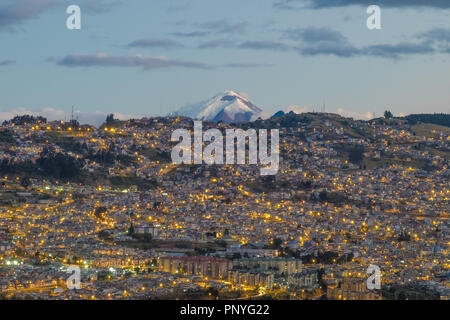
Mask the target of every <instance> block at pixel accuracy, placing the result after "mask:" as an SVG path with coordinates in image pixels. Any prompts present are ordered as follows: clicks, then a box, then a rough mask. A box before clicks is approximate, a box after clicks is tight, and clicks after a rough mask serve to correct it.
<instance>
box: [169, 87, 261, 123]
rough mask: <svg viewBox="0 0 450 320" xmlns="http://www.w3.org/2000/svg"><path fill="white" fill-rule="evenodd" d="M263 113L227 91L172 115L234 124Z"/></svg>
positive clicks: (242, 98)
mask: <svg viewBox="0 0 450 320" xmlns="http://www.w3.org/2000/svg"><path fill="white" fill-rule="evenodd" d="M261 113H262V110H261V109H260V108H258V107H257V106H255V105H254V104H253V103H251V102H250V101H249V100H248V99H247V98H246V97H244V96H243V95H241V94H239V93H237V92H234V91H225V92H223V93H221V94H218V95H216V96H214V97H212V98H211V99H209V100H206V101H202V102H199V103H195V104H192V105H188V106H186V107H183V108H181V109H180V110H178V111H176V112H174V113H171V114H170V115H171V116H185V117H190V118H193V119H197V120H202V121H212V122H219V121H222V122H227V123H232V122H247V121H252V120H254V119H256V118H257V117H258V116H259V115H260V114H261Z"/></svg>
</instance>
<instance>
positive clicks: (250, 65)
mask: <svg viewBox="0 0 450 320" xmlns="http://www.w3.org/2000/svg"><path fill="white" fill-rule="evenodd" d="M272 66H274V64H271V63H228V64H224V65H223V67H224V68H236V69H249V68H260V67H272Z"/></svg>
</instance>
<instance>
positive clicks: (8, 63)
mask: <svg viewBox="0 0 450 320" xmlns="http://www.w3.org/2000/svg"><path fill="white" fill-rule="evenodd" d="M14 63H16V61H15V60H3V61H0V67H4V66H9V65H11V64H14Z"/></svg>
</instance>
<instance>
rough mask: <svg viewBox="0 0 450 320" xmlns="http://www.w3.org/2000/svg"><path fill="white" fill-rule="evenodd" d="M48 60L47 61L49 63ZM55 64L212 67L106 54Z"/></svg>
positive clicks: (70, 57)
mask: <svg viewBox="0 0 450 320" xmlns="http://www.w3.org/2000/svg"><path fill="white" fill-rule="evenodd" d="M51 59H52V58H50V60H49V61H51ZM56 63H57V64H58V65H60V66H65V67H141V68H143V69H144V70H150V69H161V68H171V67H181V68H192V69H211V68H212V67H211V66H209V65H207V64H204V63H199V62H194V61H182V60H170V59H168V58H167V57H164V56H149V55H142V54H137V55H131V56H110V55H108V54H106V53H98V54H71V55H68V56H66V57H64V58H62V59H57V60H56Z"/></svg>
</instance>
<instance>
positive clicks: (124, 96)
mask: <svg viewBox="0 0 450 320" xmlns="http://www.w3.org/2000/svg"><path fill="white" fill-rule="evenodd" d="M71 4H76V5H79V6H80V8H81V12H82V29H81V30H68V29H67V28H66V19H67V17H68V14H66V8H67V6H69V5H71ZM349 4H351V5H349ZM371 4H378V5H380V7H381V10H382V11H381V19H382V20H381V21H382V29H381V30H368V29H367V27H366V20H367V17H368V15H367V13H366V8H367V6H368V5H371ZM0 43H1V45H0V119H1V120H4V119H6V118H8V117H10V116H12V115H15V114H20V113H25V112H33V113H41V114H43V115H45V116H47V117H48V118H49V119H52V118H64V115H65V114H69V113H70V109H71V106H72V105H75V108H76V110H77V111H78V112H79V117H80V121H83V120H85V119H86V120H85V121H88V120H89V121H93V120H92V119H97V118H98V119H100V118H101V119H103V117H104V115H105V114H106V113H109V112H113V113H116V114H117V115H118V116H121V117H127V116H156V115H165V114H167V113H168V112H171V111H174V110H176V109H178V108H180V107H181V106H183V105H186V104H188V103H193V102H197V101H201V100H205V99H207V98H210V97H211V96H213V95H215V94H217V93H219V92H221V91H224V90H234V91H237V92H241V93H244V94H246V95H248V96H249V98H250V100H251V101H252V102H254V103H255V104H256V105H258V106H259V107H261V108H262V109H264V110H266V111H267V112H270V113H272V112H276V111H277V110H280V109H288V108H295V109H296V110H305V111H313V110H321V108H322V105H323V104H324V103H325V105H326V110H327V111H329V112H338V113H341V114H343V115H346V116H353V117H356V118H368V117H371V116H373V114H375V115H378V116H379V115H381V114H382V112H383V111H384V110H386V109H390V110H392V112H393V113H394V114H408V113H421V112H449V111H450V90H449V89H448V87H449V84H450V63H449V62H450V59H449V58H450V1H447V0H423V1H421V0H409V1H406V0H404V1H403V0H390V1H388V0H379V1H373V2H372V1H365V0H327V1H325V0H226V1H225V0H190V1H188V0H151V1H148V0H127V1H125V0H97V1H96V0H67V1H66V0H14V1H13V0H2V1H1V3H0Z"/></svg>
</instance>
